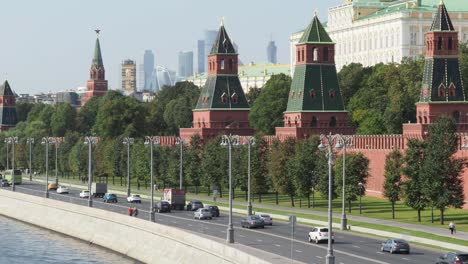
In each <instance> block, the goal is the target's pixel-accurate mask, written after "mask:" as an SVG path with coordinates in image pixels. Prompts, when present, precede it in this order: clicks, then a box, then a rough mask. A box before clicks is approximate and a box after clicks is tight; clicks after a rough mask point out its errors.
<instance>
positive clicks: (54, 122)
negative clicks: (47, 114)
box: [50, 103, 76, 137]
mask: <svg viewBox="0 0 468 264" xmlns="http://www.w3.org/2000/svg"><path fill="white" fill-rule="evenodd" d="M75 118H76V109H75V108H73V107H71V105H70V104H67V103H61V104H58V105H56V106H55V111H54V113H53V115H52V118H51V123H50V125H51V130H52V134H53V135H54V136H56V137H63V136H64V135H65V133H66V132H67V131H74V128H75Z"/></svg>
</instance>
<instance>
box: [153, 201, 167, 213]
mask: <svg viewBox="0 0 468 264" xmlns="http://www.w3.org/2000/svg"><path fill="white" fill-rule="evenodd" d="M154 211H155V212H158V213H164V212H168V213H170V212H171V204H170V203H169V202H167V201H160V202H157V203H156V204H155V205H154Z"/></svg>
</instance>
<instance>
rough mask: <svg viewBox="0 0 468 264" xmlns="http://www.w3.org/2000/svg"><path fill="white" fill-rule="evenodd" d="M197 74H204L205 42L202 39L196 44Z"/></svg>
mask: <svg viewBox="0 0 468 264" xmlns="http://www.w3.org/2000/svg"><path fill="white" fill-rule="evenodd" d="M197 65H198V67H197V72H198V73H203V72H205V41H204V40H203V39H201V40H198V42H197Z"/></svg>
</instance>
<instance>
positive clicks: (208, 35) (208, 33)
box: [204, 30, 218, 69]
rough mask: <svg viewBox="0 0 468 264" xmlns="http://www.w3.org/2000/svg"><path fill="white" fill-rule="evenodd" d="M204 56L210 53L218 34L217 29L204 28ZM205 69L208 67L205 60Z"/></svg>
mask: <svg viewBox="0 0 468 264" xmlns="http://www.w3.org/2000/svg"><path fill="white" fill-rule="evenodd" d="M204 35H205V56H207V55H208V54H210V52H211V48H212V47H213V43H214V41H215V39H216V36H217V35H218V31H217V30H205V31H204ZM205 69H208V62H205Z"/></svg>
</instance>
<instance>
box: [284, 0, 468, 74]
mask: <svg viewBox="0 0 468 264" xmlns="http://www.w3.org/2000/svg"><path fill="white" fill-rule="evenodd" d="M439 2H440V0H344V1H343V3H342V4H340V5H338V6H335V7H331V8H329V9H328V23H327V25H326V30H327V32H328V34H329V35H330V37H331V38H332V39H333V41H334V42H335V43H336V52H335V53H336V57H335V62H336V66H337V69H338V70H340V69H341V68H342V67H343V66H344V65H347V64H350V63H361V64H362V65H363V66H365V67H367V66H372V65H375V64H378V63H391V62H395V63H399V62H401V61H402V59H403V58H405V57H418V56H422V55H423V53H424V45H425V43H424V34H425V33H426V32H428V31H429V30H430V28H431V24H432V21H433V16H434V13H435V12H436V10H437V8H438V4H439ZM445 5H446V7H447V9H448V12H449V14H450V16H451V17H452V20H453V23H454V28H455V29H456V30H457V32H458V39H459V40H460V41H462V42H467V41H468V5H467V4H466V1H463V0H445ZM302 34H303V31H301V32H297V33H294V34H293V35H291V37H290V60H291V72H293V71H294V62H295V60H296V58H295V56H296V54H294V46H295V44H296V43H297V42H298V41H299V39H300V38H301V36H302Z"/></svg>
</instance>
